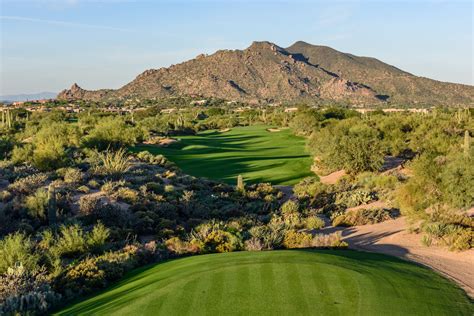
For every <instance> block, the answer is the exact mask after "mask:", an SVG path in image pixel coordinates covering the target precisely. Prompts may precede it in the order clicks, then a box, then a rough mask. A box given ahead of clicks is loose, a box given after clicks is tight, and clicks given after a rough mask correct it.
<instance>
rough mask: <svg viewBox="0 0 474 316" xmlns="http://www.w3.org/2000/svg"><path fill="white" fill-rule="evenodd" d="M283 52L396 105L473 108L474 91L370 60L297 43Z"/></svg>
mask: <svg viewBox="0 0 474 316" xmlns="http://www.w3.org/2000/svg"><path fill="white" fill-rule="evenodd" d="M286 50H287V51H288V52H290V53H293V54H301V55H302V56H304V58H306V59H307V61H308V62H309V63H311V64H313V65H318V66H320V67H322V68H324V69H329V70H331V71H332V72H334V73H336V74H337V75H338V76H341V77H344V78H347V79H348V80H351V81H355V82H363V83H364V84H366V85H368V86H370V87H371V88H372V89H374V90H375V91H377V92H378V93H379V94H381V95H387V96H389V100H390V101H392V102H396V103H428V104H471V105H472V104H473V102H474V87H472V86H469V85H463V84H455V83H447V82H441V81H436V80H432V79H428V78H423V77H417V76H414V75H412V74H410V73H408V72H405V71H403V70H400V69H398V68H396V67H394V66H391V65H388V64H386V63H383V62H381V61H380V60H378V59H375V58H370V57H359V56H355V55H352V54H347V53H342V52H339V51H337V50H335V49H332V48H330V47H327V46H317V45H311V44H308V43H305V42H302V41H299V42H296V43H294V44H293V45H291V46H290V47H288V48H286Z"/></svg>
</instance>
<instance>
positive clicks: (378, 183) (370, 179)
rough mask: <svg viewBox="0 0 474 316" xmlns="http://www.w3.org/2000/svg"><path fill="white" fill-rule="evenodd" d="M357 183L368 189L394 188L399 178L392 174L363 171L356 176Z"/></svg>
mask: <svg viewBox="0 0 474 316" xmlns="http://www.w3.org/2000/svg"><path fill="white" fill-rule="evenodd" d="M356 181H357V183H358V184H359V185H360V186H361V187H363V188H365V189H367V190H370V191H374V190H377V191H378V190H394V189H395V188H396V186H397V184H398V183H399V180H398V178H397V177H396V176H394V175H384V174H377V173H373V172H363V173H361V174H359V175H358V176H357V179H356Z"/></svg>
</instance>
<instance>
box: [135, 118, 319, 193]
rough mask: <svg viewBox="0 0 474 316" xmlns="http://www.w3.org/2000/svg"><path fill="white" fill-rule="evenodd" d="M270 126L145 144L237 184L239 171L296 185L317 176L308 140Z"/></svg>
mask: <svg viewBox="0 0 474 316" xmlns="http://www.w3.org/2000/svg"><path fill="white" fill-rule="evenodd" d="M267 128H269V126H262V125H257V126H246V127H235V128H232V129H231V130H230V131H228V132H223V133H221V132H218V131H213V130H212V131H205V132H201V133H199V134H197V135H194V136H179V137H178V138H179V139H180V141H179V142H177V143H174V144H172V145H170V146H169V147H157V146H153V145H141V146H136V147H134V148H132V149H131V150H132V151H135V152H137V151H142V150H148V151H149V152H151V153H152V154H162V155H164V156H165V157H166V158H168V159H169V160H171V161H173V162H175V163H176V164H177V165H178V167H180V168H181V169H182V170H183V171H184V172H185V173H187V174H190V175H193V176H196V177H206V178H209V179H215V180H222V181H224V182H227V183H231V184H235V182H236V178H237V176H238V175H239V174H241V175H243V177H244V180H245V181H246V182H247V183H258V182H270V183H272V184H285V185H292V184H295V183H298V182H299V181H300V180H301V179H303V178H305V177H308V176H311V175H312V176H314V173H312V172H311V164H312V159H311V158H310V156H309V154H308V153H307V152H306V150H305V142H306V141H305V139H304V138H303V137H298V136H295V135H293V134H292V132H291V130H289V129H282V130H281V131H279V132H269V131H267Z"/></svg>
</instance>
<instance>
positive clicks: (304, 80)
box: [58, 41, 474, 105]
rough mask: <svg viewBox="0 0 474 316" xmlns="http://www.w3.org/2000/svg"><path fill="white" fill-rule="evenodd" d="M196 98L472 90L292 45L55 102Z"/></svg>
mask: <svg viewBox="0 0 474 316" xmlns="http://www.w3.org/2000/svg"><path fill="white" fill-rule="evenodd" d="M184 95H187V96H189V95H191V96H201V97H206V98H207V97H215V98H221V99H226V100H239V101H245V102H252V103H253V102H258V101H267V102H275V101H276V102H279V101H294V102H296V101H300V100H312V101H318V100H324V101H344V102H347V103H352V104H375V103H378V102H381V100H384V101H385V100H388V101H392V102H396V103H405V104H406V103H411V104H413V103H418V104H420V103H423V104H431V105H437V104H442V103H444V104H446V105H448V104H469V103H472V102H473V101H474V87H472V86H464V85H457V84H450V83H442V82H438V81H435V80H430V79H427V78H420V77H416V76H413V75H410V74H409V73H407V72H404V71H402V70H400V69H398V68H396V67H393V66H391V65H388V64H385V63H383V62H381V61H379V60H377V59H374V58H367V57H359V56H355V55H352V54H346V53H342V52H339V51H337V50H335V49H332V48H330V47H326V46H316V45H311V44H309V43H307V42H304V41H297V42H295V43H294V44H293V45H292V46H290V47H288V48H282V47H280V46H278V45H276V44H274V43H272V42H269V41H255V42H253V43H252V44H251V45H250V46H249V47H248V48H246V49H244V50H222V51H217V52H216V53H214V54H211V55H206V56H203V55H202V56H198V57H197V58H195V59H192V60H189V61H185V62H183V63H180V64H176V65H172V66H170V67H168V68H160V69H150V70H147V71H145V72H143V73H142V74H140V75H139V76H137V77H136V78H135V79H134V80H133V81H131V82H130V83H128V84H126V85H125V86H123V87H122V88H120V89H117V90H98V91H87V90H84V89H82V88H81V87H79V86H78V85H77V84H73V85H72V87H71V88H70V89H68V90H64V91H63V92H61V93H60V94H59V95H58V98H66V99H88V100H114V99H126V98H129V97H134V98H137V97H138V98H142V99H147V98H156V97H159V98H162V97H168V96H184Z"/></svg>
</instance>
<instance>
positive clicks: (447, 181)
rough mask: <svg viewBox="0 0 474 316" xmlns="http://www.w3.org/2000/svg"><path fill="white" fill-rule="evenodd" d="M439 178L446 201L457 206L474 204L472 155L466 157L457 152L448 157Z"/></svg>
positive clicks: (473, 163) (473, 161)
mask: <svg viewBox="0 0 474 316" xmlns="http://www.w3.org/2000/svg"><path fill="white" fill-rule="evenodd" d="M440 178H441V184H440V189H441V191H442V192H443V195H442V197H443V200H444V201H446V203H449V204H450V205H452V206H454V207H459V208H461V207H468V208H469V207H472V206H473V205H474V185H473V183H474V157H473V158H472V159H467V158H465V157H464V156H461V155H459V154H458V156H454V157H448V162H447V164H446V166H445V168H444V170H443V171H442V173H441V175H440Z"/></svg>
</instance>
